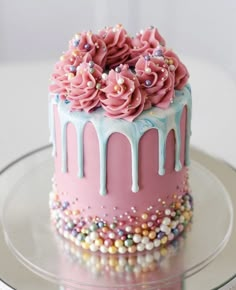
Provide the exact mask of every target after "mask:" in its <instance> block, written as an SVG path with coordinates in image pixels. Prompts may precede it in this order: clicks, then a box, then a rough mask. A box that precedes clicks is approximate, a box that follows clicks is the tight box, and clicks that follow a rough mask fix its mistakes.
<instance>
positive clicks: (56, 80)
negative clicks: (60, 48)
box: [49, 51, 91, 99]
mask: <svg viewBox="0 0 236 290" xmlns="http://www.w3.org/2000/svg"><path fill="white" fill-rule="evenodd" d="M90 59H91V56H90V55H86V56H84V57H82V56H81V55H77V54H75V53H73V52H71V51H67V52H66V53H65V54H64V55H62V56H61V57H60V61H59V62H57V63H56V65H55V67H54V72H53V73H52V75H51V84H50V86H49V91H50V92H51V93H53V94H59V96H60V98H61V99H66V97H67V93H68V89H69V87H70V79H71V77H73V76H74V74H75V73H76V68H77V66H78V65H79V64H80V63H81V62H82V61H84V60H86V61H89V60H90Z"/></svg>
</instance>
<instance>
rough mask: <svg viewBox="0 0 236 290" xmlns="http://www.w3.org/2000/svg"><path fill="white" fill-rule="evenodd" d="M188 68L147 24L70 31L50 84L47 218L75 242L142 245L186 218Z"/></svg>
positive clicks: (168, 235)
mask: <svg viewBox="0 0 236 290" xmlns="http://www.w3.org/2000/svg"><path fill="white" fill-rule="evenodd" d="M188 77H189V74H188V71H187V69H186V67H185V66H184V64H183V63H182V62H181V61H180V59H179V58H178V56H177V55H176V54H175V53H174V52H173V51H172V50H170V49H168V48H167V46H166V44H165V41H164V39H163V38H162V37H161V35H160V34H159V32H158V31H157V29H156V28H154V27H149V28H147V29H146V30H144V31H141V32H140V33H139V34H137V36H136V37H130V36H128V34H127V32H126V30H125V29H124V28H123V27H122V26H121V25H117V26H115V27H109V28H105V29H103V30H101V31H100V32H99V33H97V34H94V33H92V32H91V31H88V32H82V33H77V34H76V35H75V36H74V38H73V39H72V40H71V41H70V42H69V48H68V50H67V51H66V52H65V53H63V55H62V57H61V58H60V61H59V62H58V63H56V65H55V69H54V72H53V74H52V76H51V85H50V102H49V103H50V131H51V142H52V144H53V156H54V159H55V173H54V178H53V191H52V192H51V194H50V209H51V217H52V221H53V222H54V223H55V226H56V228H57V229H58V232H59V233H60V234H61V235H63V236H64V237H65V238H66V239H69V240H71V241H72V242H74V243H75V244H76V245H78V246H81V247H82V248H83V249H90V250H91V251H93V252H96V251H100V252H102V253H110V254H115V253H120V254H124V253H127V252H128V253H134V252H136V251H138V252H140V251H144V250H152V249H153V248H157V247H160V246H161V245H165V244H167V243H169V242H171V241H172V240H174V239H175V238H176V237H177V236H178V235H179V234H180V233H181V232H182V231H183V230H184V228H185V227H186V225H187V224H188V223H189V221H190V220H191V217H192V197H191V195H190V194H189V192H190V190H189V185H188V168H187V166H188V165H189V139H190V133H191V127H190V122H191V90H190V86H189V85H188V84H187V81H188Z"/></svg>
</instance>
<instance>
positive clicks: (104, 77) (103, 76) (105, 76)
mask: <svg viewBox="0 0 236 290" xmlns="http://www.w3.org/2000/svg"><path fill="white" fill-rule="evenodd" d="M107 78H108V75H107V74H106V73H103V74H102V79H103V80H104V81H106V80H107Z"/></svg>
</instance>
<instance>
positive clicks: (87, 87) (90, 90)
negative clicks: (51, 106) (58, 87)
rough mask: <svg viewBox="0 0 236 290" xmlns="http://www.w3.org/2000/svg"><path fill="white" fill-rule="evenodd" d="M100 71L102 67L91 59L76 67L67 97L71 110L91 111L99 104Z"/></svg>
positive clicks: (100, 92)
mask: <svg viewBox="0 0 236 290" xmlns="http://www.w3.org/2000/svg"><path fill="white" fill-rule="evenodd" d="M102 71H103V70H102V68H101V67H100V66H98V65H97V64H95V63H94V62H93V61H90V62H88V63H81V64H80V65H79V66H78V67H77V72H76V75H75V76H74V77H73V78H72V79H71V85H70V90H69V93H68V97H67V99H68V100H69V101H70V102H71V110H72V111H78V110H84V111H86V112H91V111H93V110H94V109H95V108H97V107H100V106H101V105H100V98H101V95H103V92H102V91H101V90H100V88H101V86H102Z"/></svg>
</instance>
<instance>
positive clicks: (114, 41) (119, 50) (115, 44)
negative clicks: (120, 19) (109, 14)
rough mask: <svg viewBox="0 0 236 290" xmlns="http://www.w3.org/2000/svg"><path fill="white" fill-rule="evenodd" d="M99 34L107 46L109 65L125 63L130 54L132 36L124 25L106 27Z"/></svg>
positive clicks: (114, 65)
mask: <svg viewBox="0 0 236 290" xmlns="http://www.w3.org/2000/svg"><path fill="white" fill-rule="evenodd" d="M99 35H100V37H101V38H102V39H103V40H104V42H105V44H106V46H107V63H106V64H107V66H109V67H116V66H117V65H119V64H122V63H123V64H124V63H125V62H126V60H127V59H128V58H129V56H130V49H131V38H130V37H129V36H128V34H127V32H126V30H125V29H124V28H123V27H122V25H116V26H115V27H108V28H105V29H103V30H101V31H100V33H99Z"/></svg>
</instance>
